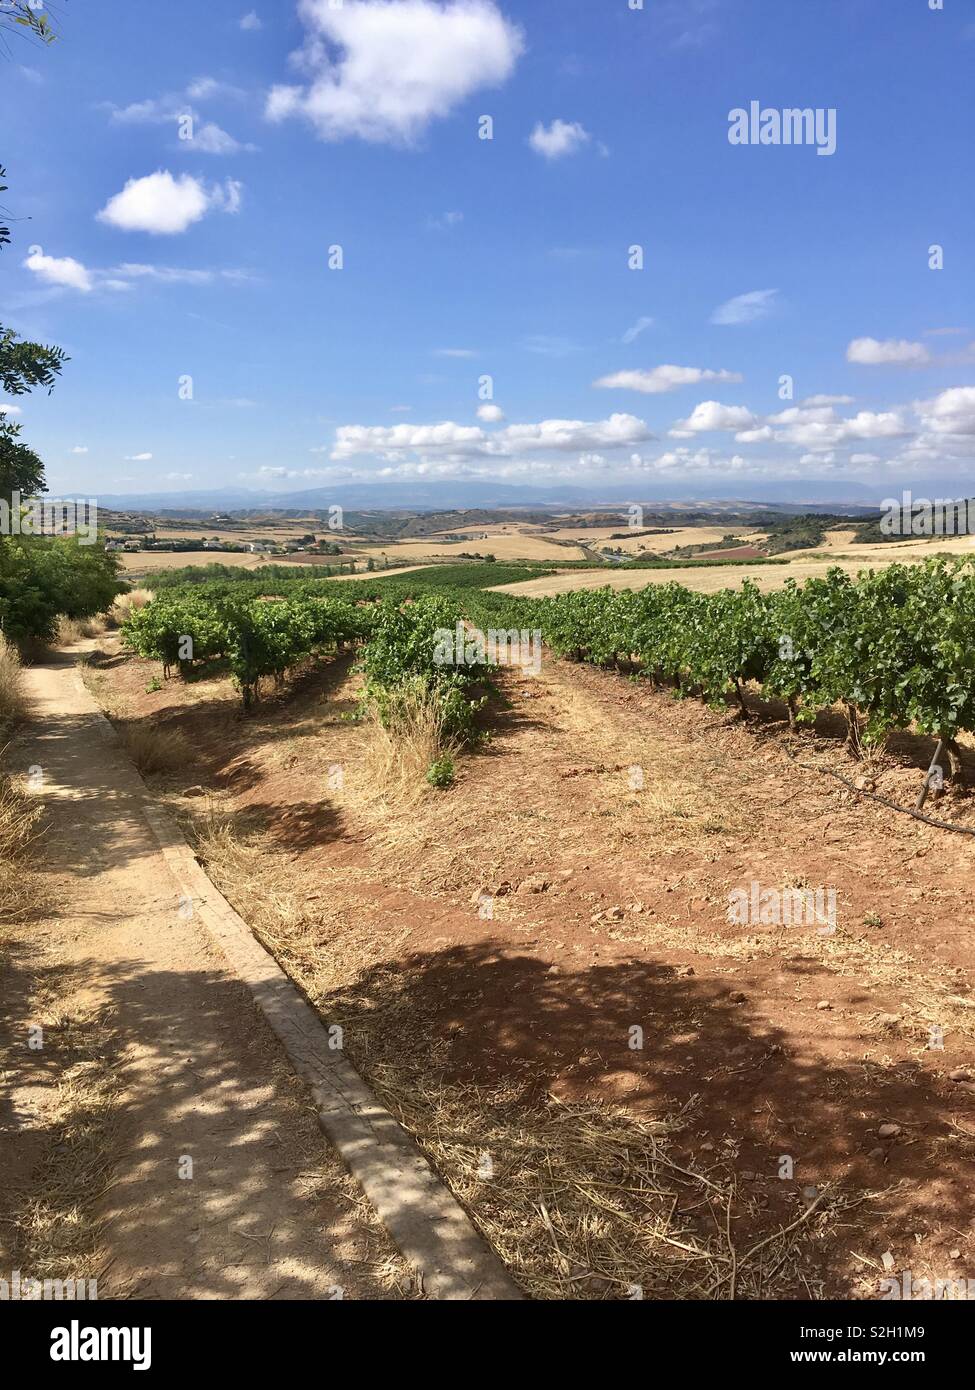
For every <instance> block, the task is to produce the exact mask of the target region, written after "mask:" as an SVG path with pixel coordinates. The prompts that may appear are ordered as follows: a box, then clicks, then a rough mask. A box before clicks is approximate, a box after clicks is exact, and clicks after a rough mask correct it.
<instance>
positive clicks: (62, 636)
mask: <svg viewBox="0 0 975 1390" xmlns="http://www.w3.org/2000/svg"><path fill="white" fill-rule="evenodd" d="M107 626H108V624H107V623H106V621H105V619H104V618H66V617H65V616H64V614H63V613H62V614H61V616H60V617H59V618H58V625H57V631H56V633H55V641H56V642H57V645H58V646H59V647H69V646H71V645H72V644H73V643H75V642H81V641H83V640H84V639H85V638H86V637H100V636H101V634H102V633H103V632H104V631H105V629H106V627H107Z"/></svg>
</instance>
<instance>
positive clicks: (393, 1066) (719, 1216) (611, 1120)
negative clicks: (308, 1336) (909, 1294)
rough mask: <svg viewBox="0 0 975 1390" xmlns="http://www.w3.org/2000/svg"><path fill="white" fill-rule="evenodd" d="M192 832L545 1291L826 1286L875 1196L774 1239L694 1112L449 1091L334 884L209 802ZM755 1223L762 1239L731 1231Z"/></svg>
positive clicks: (836, 1204) (728, 1291) (488, 1234)
mask: <svg viewBox="0 0 975 1390" xmlns="http://www.w3.org/2000/svg"><path fill="white" fill-rule="evenodd" d="M195 836H196V844H197V848H198V851H199V853H200V857H201V860H202V861H203V863H204V864H205V866H206V868H207V872H208V873H209V874H210V876H211V877H212V878H213V880H214V882H215V883H216V884H217V885H218V887H219V888H220V889H221V891H222V892H223V893H225V894H226V896H227V897H228V899H229V900H230V901H231V902H232V903H234V905H235V906H236V907H237V909H238V911H241V912H242V913H244V914H246V917H247V920H248V921H249V924H250V925H251V927H252V928H253V930H254V931H255V934H256V935H257V936H258V937H259V939H260V940H261V941H263V943H264V944H265V945H266V946H267V948H268V949H269V950H270V951H272V952H273V954H274V955H275V956H276V958H277V959H278V960H279V961H280V963H281V964H282V966H283V967H284V968H285V969H286V970H287V971H288V973H289V974H290V975H291V977H292V978H293V979H295V980H296V981H297V982H298V983H299V984H300V986H301V987H302V989H303V990H304V991H305V992H306V993H307V995H308V997H309V998H310V1000H311V1001H312V1002H313V1003H314V1004H316V1005H317V1006H318V1008H319V1010H320V1012H321V1013H322V1016H323V1017H324V1018H325V1019H326V1021H328V1022H329V1023H339V1024H343V1025H344V1026H345V1027H346V1036H347V1037H350V1038H351V1037H354V1038H355V1051H354V1056H353V1059H352V1060H353V1061H354V1063H355V1065H356V1066H357V1067H358V1068H359V1070H360V1071H361V1073H362V1074H363V1076H364V1077H365V1078H366V1079H367V1080H368V1082H369V1084H370V1085H371V1086H373V1087H374V1089H375V1090H376V1092H377V1093H378V1095H379V1096H380V1098H381V1099H382V1101H383V1102H384V1104H386V1105H387V1106H388V1108H389V1109H390V1110H391V1112H392V1113H393V1114H394V1115H395V1116H396V1117H397V1118H398V1119H399V1120H400V1122H401V1123H402V1124H403V1125H404V1127H405V1128H406V1129H407V1130H408V1131H409V1132H410V1133H411V1134H413V1135H414V1136H415V1137H416V1139H417V1141H418V1143H419V1144H420V1146H421V1147H422V1148H423V1150H424V1151H425V1153H426V1154H427V1156H428V1157H429V1158H430V1160H431V1162H432V1164H433V1165H434V1167H435V1169H436V1170H437V1171H438V1172H439V1173H440V1175H441V1176H442V1178H443V1179H444V1181H445V1182H446V1183H447V1184H448V1186H449V1187H450V1188H451V1189H452V1190H453V1191H454V1192H455V1193H456V1195H457V1197H458V1198H459V1200H460V1201H461V1202H462V1203H463V1204H464V1206H465V1207H466V1208H467V1210H468V1211H469V1212H470V1214H471V1216H472V1218H473V1220H474V1222H475V1224H476V1225H477V1226H478V1228H479V1229H480V1230H481V1231H482V1233H483V1234H484V1236H485V1238H486V1239H487V1241H488V1242H489V1243H490V1245H491V1246H492V1247H493V1248H494V1249H495V1250H496V1251H497V1252H498V1254H499V1255H500V1257H501V1258H502V1259H503V1260H504V1262H505V1264H506V1265H507V1267H508V1268H509V1270H510V1271H511V1272H512V1274H513V1275H514V1276H515V1278H516V1279H518V1281H519V1282H520V1283H521V1285H522V1286H523V1287H524V1288H525V1289H526V1290H527V1291H528V1292H529V1293H530V1294H531V1295H532V1296H534V1297H536V1298H542V1299H590V1300H591V1299H597V1300H599V1299H620V1298H624V1299H625V1298H628V1297H629V1298H635V1297H646V1298H655V1299H688V1298H704V1299H731V1298H755V1299H758V1298H763V1299H764V1298H775V1297H776V1296H780V1297H781V1296H783V1291H784V1290H785V1289H786V1288H791V1287H795V1285H796V1283H797V1282H801V1281H803V1280H805V1282H806V1287H807V1288H809V1289H810V1290H811V1291H812V1292H813V1293H814V1294H815V1292H817V1291H818V1283H817V1278H816V1275H815V1273H814V1272H813V1267H812V1262H811V1260H810V1259H809V1256H810V1254H811V1252H812V1249H813V1246H814V1244H815V1243H816V1242H817V1241H818V1240H820V1239H821V1238H822V1236H823V1234H824V1232H825V1231H826V1230H827V1228H829V1227H830V1226H832V1225H833V1222H834V1219H835V1218H836V1216H837V1215H838V1214H839V1213H841V1212H842V1211H843V1210H845V1209H846V1208H847V1207H848V1206H850V1205H851V1204H852V1203H853V1202H854V1201H862V1200H864V1197H863V1195H862V1194H861V1195H860V1196H859V1197H858V1198H856V1199H854V1198H852V1197H848V1196H846V1195H845V1194H843V1193H842V1192H841V1191H839V1190H837V1189H834V1190H832V1191H828V1190H824V1191H822V1192H821V1194H820V1196H819V1197H818V1198H817V1199H816V1201H815V1202H813V1203H811V1204H809V1205H797V1208H796V1211H795V1213H794V1217H793V1218H792V1219H790V1220H789V1221H788V1222H786V1223H784V1224H783V1225H776V1226H775V1227H773V1228H772V1229H771V1230H769V1229H768V1226H769V1222H768V1217H767V1215H764V1214H763V1203H762V1196H763V1194H762V1190H761V1188H760V1187H759V1186H756V1187H755V1188H754V1189H751V1188H750V1189H749V1190H748V1191H743V1190H741V1189H739V1187H738V1185H737V1182H736V1178H735V1175H734V1172H733V1164H732V1162H731V1159H730V1158H729V1160H727V1161H726V1160H725V1159H724V1158H723V1157H721V1156H717V1155H716V1156H715V1158H714V1160H713V1161H712V1166H709V1167H708V1168H707V1169H706V1170H705V1169H704V1168H702V1167H700V1166H695V1167H689V1166H686V1165H683V1164H681V1163H680V1162H678V1161H677V1158H676V1155H675V1152H674V1149H673V1143H672V1141H673V1138H674V1136H676V1135H677V1134H678V1133H680V1132H681V1131H685V1130H686V1131H688V1132H689V1133H691V1132H693V1121H694V1103H693V1102H691V1103H690V1104H689V1105H688V1106H685V1107H684V1108H683V1109H682V1110H676V1109H673V1108H672V1109H669V1110H668V1111H666V1112H665V1113H662V1114H661V1115H660V1116H659V1117H655V1118H653V1119H650V1120H643V1119H639V1118H637V1117H636V1116H633V1115H631V1114H628V1113H627V1112H626V1111H625V1110H623V1109H621V1108H619V1107H616V1106H612V1105H608V1104H602V1103H599V1102H587V1103H584V1104H564V1103H562V1102H561V1101H559V1100H557V1099H556V1098H554V1097H552V1096H549V1097H546V1098H544V1099H543V1100H542V1101H539V1100H537V1099H533V1095H532V1084H531V1078H530V1077H523V1076H517V1075H516V1076H513V1077H512V1078H511V1079H510V1080H507V1081H505V1082H498V1083H491V1084H483V1085H474V1084H470V1083H461V1082H451V1083H449V1084H448V1083H445V1082H443V1081H442V1080H441V1079H440V1078H441V1077H442V1076H443V1072H444V1067H445V1064H446V1063H447V1060H448V1058H447V1048H448V1046H449V1044H448V1043H447V1040H446V1039H445V1038H444V1036H443V1032H442V1028H441V1027H440V1025H439V1023H438V1020H437V1019H435V1018H433V1017H430V1018H427V1017H424V1016H423V1010H422V1006H421V1004H420V1003H419V1001H418V997H417V995H416V992H415V990H413V989H412V987H411V985H412V982H411V980H410V978H409V975H408V973H407V974H405V975H404V972H403V971H402V970H401V969H400V967H399V965H398V964H397V962H396V959H395V956H396V953H397V950H398V944H397V943H396V942H395V941H394V940H391V939H390V938H386V939H384V940H383V941H381V942H379V943H377V941H376V939H375V933H374V932H370V930H369V927H368V924H359V923H357V922H354V921H352V920H351V919H349V918H347V917H346V916H343V915H342V912H341V907H340V906H339V905H338V904H336V903H334V902H333V901H332V900H331V897H330V894H329V893H328V891H327V884H326V883H323V884H321V885H319V886H320V887H322V889H323V891H322V892H321V893H320V894H316V901H311V900H310V899H309V895H308V880H307V877H304V876H303V875H302V871H301V868H300V866H299V865H296V864H295V863H293V862H291V861H289V860H288V859H287V858H286V857H284V856H283V855H282V854H281V852H280V850H279V849H277V848H276V847H275V846H274V844H273V843H272V841H271V840H270V839H269V838H268V837H267V836H266V835H264V834H261V833H255V834H252V835H248V834H247V832H246V831H242V830H241V829H240V826H239V823H235V821H234V819H233V818H232V817H229V816H221V815H219V814H217V813H216V812H215V811H214V809H213V807H212V806H210V807H208V809H207V812H206V813H205V815H204V817H203V818H202V819H201V821H200V822H199V824H198V825H197V826H196V828H195ZM377 966H379V967H380V968H379V969H377V968H376V967H377ZM366 971H368V972H369V974H370V986H369V997H368V1000H363V998H362V995H361V987H360V986H359V985H358V984H357V981H358V980H360V979H361V977H362V974H363V973H364V972H366ZM732 1158H733V1155H732ZM870 1195H871V1196H872V1195H875V1194H870ZM746 1222H747V1224H748V1225H749V1226H751V1227H753V1229H754V1231H755V1234H754V1235H753V1236H752V1237H751V1238H750V1239H749V1238H746V1237H744V1236H736V1235H735V1232H736V1230H738V1231H740V1230H743V1229H744V1228H745V1225H744V1223H746ZM736 1247H737V1248H736Z"/></svg>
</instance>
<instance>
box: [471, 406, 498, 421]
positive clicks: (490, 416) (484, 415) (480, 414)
mask: <svg viewBox="0 0 975 1390" xmlns="http://www.w3.org/2000/svg"><path fill="white" fill-rule="evenodd" d="M477 418H478V419H479V420H483V421H484V423H485V424H486V425H497V424H500V422H501V421H502V420H503V419H504V411H503V410H502V409H501V407H500V406H499V405H480V406H478V408H477Z"/></svg>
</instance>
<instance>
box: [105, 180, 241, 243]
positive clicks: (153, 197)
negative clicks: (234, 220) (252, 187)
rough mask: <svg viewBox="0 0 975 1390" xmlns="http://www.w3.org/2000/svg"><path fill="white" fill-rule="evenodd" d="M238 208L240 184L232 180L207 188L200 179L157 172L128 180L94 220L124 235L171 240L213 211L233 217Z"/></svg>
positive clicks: (239, 205)
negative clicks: (148, 235)
mask: <svg viewBox="0 0 975 1390" xmlns="http://www.w3.org/2000/svg"><path fill="white" fill-rule="evenodd" d="M239 207H241V183H238V182H236V181H235V179H227V182H225V183H214V185H213V186H211V188H207V186H206V183H203V181H202V179H198V178H192V177H191V175H189V174H181V175H179V177H178V178H174V177H172V174H170V171H168V170H157V171H156V174H147V175H146V177H145V178H131V179H128V182H127V183H125V188H124V189H122V190H121V193H115V196H114V197H110V199H108V202H107V203H106V206H104V207H103V208H102V211H100V213H99V214H97V217H99V221H102V222H107V224H108V225H110V227H117V228H120V229H121V231H125V232H150V234H152V235H153V236H175V235H178V234H179V232H185V231H186V228H188V227H192V225H193V222H199V220H200V218H202V217H204V215H206V214H207V213H209V211H211V210H213V208H220V210H221V211H224V213H236V211H238V210H239Z"/></svg>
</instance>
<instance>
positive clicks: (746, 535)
mask: <svg viewBox="0 0 975 1390" xmlns="http://www.w3.org/2000/svg"><path fill="white" fill-rule="evenodd" d="M626 529H627V528H626V527H625V526H564V527H561V528H560V529H559V530H558V531H550V532H548V535H549V536H550V537H551V538H552V539H555V540H570V541H578V542H579V543H580V544H585V545H590V546H594V545H605V544H606V542H607V541H609V540H610V539H611V538H612V537H619V536H621V535H622V534H623V532H624V531H625V530H626ZM649 529H650V530H653V529H655V528H653V527H650V528H649ZM766 535H767V532H765V531H759V530H757V529H756V528H755V527H754V526H730V525H729V526H677V527H675V528H674V530H673V531H668V532H667V534H665V535H657V536H653V535H641V534H640V532H639V530H637V531H634V533H633V534H632V535H627V536H626V537H625V538H624V539H623V540H618V539H616V540H613V541H612V544H613V545H614V546H619V547H620V549H621V550H625V551H626V552H627V553H628V554H634V555H636V554H639V552H640V551H641V550H648V551H651V552H652V553H653V554H655V555H662V554H664V553H666V552H668V551H671V550H674V549H675V548H676V547H677V546H679V545H711V544H714V543H716V542H718V541H723V540H724V538H725V536H740V537H741V538H742V539H743V540H747V541H750V542H751V543H752V544H757V543H759V542H761V541H763V540H764V539H765V537H766Z"/></svg>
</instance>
